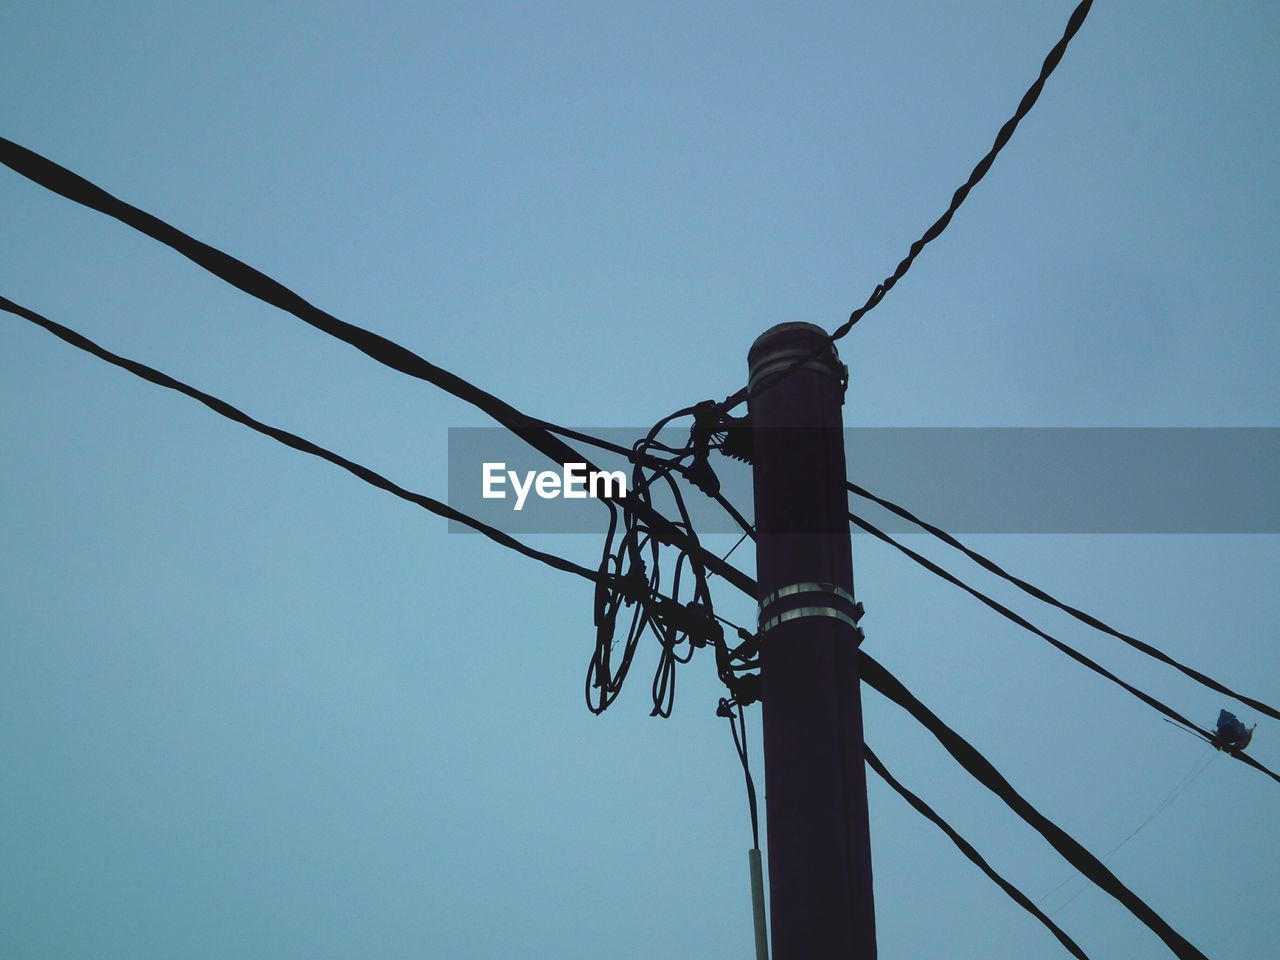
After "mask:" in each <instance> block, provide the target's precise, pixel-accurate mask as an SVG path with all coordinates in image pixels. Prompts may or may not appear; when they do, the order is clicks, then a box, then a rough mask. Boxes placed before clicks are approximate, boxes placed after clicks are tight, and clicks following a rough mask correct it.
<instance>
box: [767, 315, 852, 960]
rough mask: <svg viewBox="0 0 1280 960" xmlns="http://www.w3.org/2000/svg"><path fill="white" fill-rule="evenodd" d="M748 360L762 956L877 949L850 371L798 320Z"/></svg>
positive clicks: (811, 958) (789, 958) (821, 335)
mask: <svg viewBox="0 0 1280 960" xmlns="http://www.w3.org/2000/svg"><path fill="white" fill-rule="evenodd" d="M747 361H748V364H749V366H750V369H751V379H750V384H749V390H750V399H749V405H750V406H749V409H750V415H751V432H752V460H753V462H754V464H755V516H756V571H757V573H756V576H757V580H758V582H759V597H758V600H759V601H760V633H759V636H760V680H761V701H762V702H761V707H762V712H763V724H764V769H765V793H766V800H765V812H766V826H767V830H768V838H769V883H770V896H769V905H770V912H771V923H772V926H773V938H772V939H773V960H826V958H836V957H839V958H842V960H845V958H847V960H875V956H876V934H875V910H874V905H873V902H872V896H871V842H870V837H869V829H868V822H867V780H866V768H865V767H864V766H863V753H862V700H861V696H860V691H859V679H858V671H857V659H856V656H855V655H856V653H857V645H858V643H859V641H860V640H861V638H862V632H861V630H859V629H858V627H857V621H858V619H859V618H860V617H861V613H862V608H861V605H859V604H856V603H855V600H854V596H853V556H852V549H851V544H850V536H849V518H848V513H849V510H848V502H847V496H848V495H847V493H846V490H845V459H844V433H843V421H842V417H841V412H840V408H841V406H842V404H843V403H844V385H845V382H846V379H847V377H846V374H845V368H844V367H843V365H842V364H841V363H840V360H839V357H838V356H837V354H836V349H835V345H834V344H833V343H831V342H830V339H829V338H828V336H827V334H826V332H825V331H823V330H822V328H821V327H816V326H814V325H812V324H808V323H784V324H781V325H779V326H776V327H773V328H772V329H770V330H767V331H766V332H765V333H764V334H762V335H761V336H760V338H759V339H758V340H756V342H755V343H754V344H753V345H752V347H751V350H750V352H749V353H748V356H747ZM797 364H800V366H799V367H797ZM784 371H785V372H784Z"/></svg>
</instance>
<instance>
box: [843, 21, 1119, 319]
mask: <svg viewBox="0 0 1280 960" xmlns="http://www.w3.org/2000/svg"><path fill="white" fill-rule="evenodd" d="M1092 6H1093V0H1081V2H1080V4H1079V5H1078V6H1077V7H1076V8H1075V10H1073V11H1072V12H1071V16H1070V17H1069V18H1068V19H1067V26H1066V29H1065V30H1064V31H1063V34H1062V38H1061V39H1060V40H1059V41H1058V42H1057V43H1056V44H1054V45H1053V49H1051V50H1050V51H1049V53H1048V54H1047V55H1046V56H1045V58H1044V63H1043V64H1041V65H1040V75H1039V76H1038V77H1036V79H1035V82H1034V83H1032V84H1031V86H1030V87H1028V88H1027V92H1026V93H1024V94H1023V95H1022V100H1021V101H1020V102H1019V103H1018V108H1017V109H1016V110H1015V111H1014V112H1013V116H1011V117H1010V118H1009V119H1008V120H1006V121H1005V123H1004V126H1003V127H1001V128H1000V131H999V133H997V134H996V139H995V142H994V143H993V144H992V145H991V149H990V150H988V151H987V154H986V156H984V157H983V158H982V159H981V160H979V161H978V165H977V166H975V167H974V168H973V170H972V171H971V172H970V174H969V179H968V180H966V181H965V182H964V183H962V184H961V185H960V186H959V187H957V188H956V192H955V193H954V194H952V195H951V204H950V205H949V206H948V207H947V209H946V211H945V212H944V213H943V214H942V216H940V217H939V218H938V219H937V220H935V221H934V222H933V225H932V226H931V227H929V229H928V230H926V231H925V232H924V233H923V234H922V235H921V236H920V239H918V240H916V242H915V243H913V244H911V247H910V249H909V250H908V251H907V255H906V256H905V257H903V258H902V260H901V262H900V263H899V264H898V266H897V269H895V270H894V271H893V273H891V274H890V275H889V276H887V277H885V279H884V280H883V281H882V282H881V283H880V284H879V286H877V287H876V288H875V290H873V291H872V292H871V296H870V297H868V298H867V302H866V303H864V304H863V305H862V306H860V307H859V308H858V309H856V310H854V311H853V313H851V314H849V319H848V320H846V321H845V322H844V323H842V324H841V325H840V326H839V327H837V328H836V330H835V331H834V332H833V333H832V334H831V339H832V340H839V339H840V338H841V337H843V336H844V335H845V334H846V333H848V332H849V331H850V330H852V329H853V325H854V324H855V323H857V322H858V321H859V320H861V319H862V318H863V317H864V316H866V314H867V313H868V312H869V311H871V310H873V309H874V308H875V306H876V304H878V303H879V302H880V301H881V300H883V299H884V296H885V294H887V293H888V292H889V291H890V290H892V289H893V288H894V286H895V285H896V284H897V282H898V281H899V280H901V279H902V278H903V276H905V275H906V272H907V271H908V270H910V269H911V264H913V263H914V262H915V259H916V257H917V256H919V255H920V251H921V250H923V249H924V248H925V247H926V246H928V245H929V243H931V242H932V241H933V240H936V239H937V238H938V236H939V235H940V234H941V233H942V231H943V230H945V229H947V224H949V223H950V222H951V218H952V217H954V216H955V214H956V211H957V210H959V209H960V205H961V204H962V203H964V201H965V198H966V197H968V196H969V191H970V190H972V189H973V188H974V187H975V186H977V185H978V183H979V181H981V180H982V178H983V177H985V176H986V175H987V171H988V170H990V169H991V165H992V164H993V163H995V162H996V157H997V156H999V155H1000V151H1001V150H1003V149H1004V146H1005V144H1007V143H1008V142H1009V140H1010V138H1011V137H1012V136H1013V132H1014V131H1015V130H1017V129H1018V124H1019V123H1020V122H1021V121H1022V118H1023V117H1025V116H1026V115H1027V114H1028V113H1030V112H1031V108H1032V107H1034V106H1035V105H1036V101H1037V100H1039V99H1040V91H1042V90H1043V89H1044V84H1045V81H1046V80H1048V79H1049V76H1050V75H1051V74H1052V73H1053V71H1054V69H1055V68H1056V67H1057V66H1058V64H1059V62H1061V60H1062V55H1063V54H1064V53H1066V52H1067V45H1068V44H1069V43H1071V39H1072V38H1073V37H1074V36H1075V35H1076V34H1077V33H1078V32H1079V30H1080V27H1081V26H1083V25H1084V18H1085V17H1086V16H1088V15H1089V8H1090V7H1092Z"/></svg>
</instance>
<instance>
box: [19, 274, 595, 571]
mask: <svg viewBox="0 0 1280 960" xmlns="http://www.w3.org/2000/svg"><path fill="white" fill-rule="evenodd" d="M0 310H5V311H7V312H8V313H12V314H14V315H16V316H19V317H21V318H22V319H24V320H28V321H30V322H31V323H33V324H35V325H36V326H38V327H43V328H44V329H45V330H47V331H49V332H50V333H52V334H53V335H54V336H56V337H58V338H59V339H60V340H63V341H65V342H66V343H69V344H71V346H73V347H76V348H78V349H80V350H83V351H85V352H86V353H89V354H92V355H93V356H95V357H97V358H98V359H99V360H105V361H106V362H107V363H110V364H112V365H114V366H117V367H119V368H121V369H122V370H127V371H129V373H132V374H133V375H134V376H137V377H141V378H142V379H143V380H146V381H148V382H149V383H154V384H155V385H157V386H160V387H165V388H166V389H169V390H174V391H177V392H178V393H181V394H183V395H185V396H188V397H190V398H191V399H193V400H198V401H199V402H200V403H202V404H204V405H205V406H206V407H208V408H209V409H210V410H212V411H213V412H214V413H217V414H219V415H221V416H223V417H226V418H227V419H228V420H232V421H234V422H236V423H239V424H241V425H242V426H246V427H248V428H249V429H251V430H256V431H257V432H258V433H261V434H263V435H264V436H268V437H270V438H271V439H273V440H276V441H278V442H280V443H283V444H284V445H285V446H287V447H292V448H293V449H294V450H298V451H300V452H302V453H306V454H309V455H311V456H313V457H319V458H320V459H321V460H327V461H328V462H329V463H332V464H334V465H335V466H338V467H341V468H342V469H343V470H346V471H347V472H348V473H350V474H352V475H353V476H356V477H358V478H359V479H361V480H363V481H364V482H365V483H368V484H371V485H373V486H375V487H378V488H379V489H381V490H385V491H387V492H388V493H391V494H394V495H395V496H397V497H399V498H400V499H401V500H407V501H408V502H409V503H412V504H416V505H417V506H419V507H422V508H423V509H424V510H427V511H430V512H431V513H434V514H436V515H437V516H440V517H444V518H445V519H446V520H454V521H457V522H458V523H462V524H465V525H466V526H468V527H470V528H471V529H473V530H475V531H477V532H479V533H482V534H484V535H485V536H486V537H488V538H489V539H490V540H492V541H494V542H495V543H497V544H500V545H501V546H504V547H507V548H508V549H510V550H515V551H516V552H517V553H520V554H522V555H524V556H526V557H530V558H532V559H534V560H538V561H540V562H541V563H545V564H546V565H547V566H549V567H554V568H555V569H557V570H562V571H564V572H565V573H573V574H576V575H577V576H579V577H582V578H583V579H584V580H590V581H591V582H593V583H594V582H596V581H597V580H598V575H597V572H596V571H595V570H590V569H588V568H587V567H583V566H580V565H579V564H576V563H573V562H572V561H569V560H565V559H564V558H562V557H557V556H555V555H554V554H550V553H544V552H543V551H541V550H535V549H534V548H533V547H530V546H528V545H527V544H524V543H521V542H520V541H519V540H516V539H515V538H514V537H511V536H508V535H507V534H505V533H503V532H502V531H501V530H497V529H495V528H493V527H491V526H489V525H488V524H485V523H482V522H481V521H479V520H476V519H475V518H474V517H470V516H468V515H467V514H465V513H461V512H460V511H458V510H455V509H453V508H452V507H450V506H449V505H448V504H446V503H441V502H440V501H439V500H436V499H434V498H432V497H428V496H426V495H425V494H421V493H414V492H413V491H412V490H406V489H405V488H404V487H401V486H400V485H399V484H396V483H394V482H392V481H391V480H388V479H387V478H386V477H384V476H382V475H381V474H379V473H375V472H374V471H373V470H370V469H369V468H368V467H365V466H362V465H360V464H358V463H355V462H354V461H352V460H348V459H347V458H346V457H343V456H341V455H340V454H336V453H334V452H332V451H330V450H326V449H325V448H324V447H321V446H319V445H317V444H314V443H312V442H311V441H310V440H306V439H304V438H303V437H300V436H298V435H297V434H294V433H290V432H289V431H287V430H281V429H280V428H278V427H272V426H270V425H268V424H265V423H263V422H261V421H260V420H256V419H254V418H253V417H251V416H249V415H248V414H247V413H244V412H243V411H242V410H239V409H237V408H236V407H233V406H232V405H231V404H229V403H227V402H226V401H225V400H219V399H218V398H217V397H214V396H211V395H210V394H207V393H205V392H204V391H202V390H198V389H196V388H195V387H192V386H189V385H188V384H185V383H183V382H182V381H181V380H176V379H174V378H173V377H171V376H169V375H168V374H165V373H161V372H160V371H159V370H156V369H154V368H153V367H149V366H147V365H146V364H143V363H139V362H137V361H136V360H130V359H128V358H126V357H122V356H119V355H118V354H115V353H112V352H111V351H109V350H107V349H106V348H104V347H101V346H99V345H98V344H96V343H94V342H93V341H92V340H90V339H89V338H88V337H86V336H84V335H83V334H80V333H77V332H76V331H74V330H72V329H70V328H69V327H65V326H63V325H62V324H60V323H57V322H55V321H53V320H50V319H49V318H47V317H44V316H41V315H40V314H38V313H36V312H35V311H34V310H29V309H27V308H26V307H24V306H21V305H20V304H17V303H14V302H13V301H12V300H9V299H7V298H5V297H2V296H0Z"/></svg>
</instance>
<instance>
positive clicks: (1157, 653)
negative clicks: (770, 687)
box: [848, 481, 1280, 720]
mask: <svg viewBox="0 0 1280 960" xmlns="http://www.w3.org/2000/svg"><path fill="white" fill-rule="evenodd" d="M848 486H849V490H850V491H851V492H852V493H855V494H857V495H858V496H860V497H863V498H864V499H867V500H870V501H872V502H873V503H877V504H879V505H880V506H882V507H884V508H885V509H886V510H888V511H889V512H891V513H894V514H896V515H898V516H899V517H901V518H902V519H904V520H906V521H908V522H910V523H914V524H915V525H916V526H918V527H920V528H921V529H922V530H925V531H927V532H928V533H930V534H931V535H932V536H934V537H936V538H937V539H939V540H941V541H942V542H943V543H945V544H947V546H949V547H954V548H955V549H956V550H959V551H960V552H961V553H963V554H964V555H965V556H967V557H968V558H969V559H970V560H972V561H974V562H975V563H976V564H978V565H979V566H980V567H982V568H983V569H984V570H987V571H989V572H990V573H994V574H995V575H996V576H997V577H1000V578H1001V579H1003V580H1007V581H1008V582H1009V583H1012V584H1013V585H1014V586H1015V587H1017V588H1018V589H1019V590H1021V591H1023V592H1024V593H1026V594H1029V595H1030V596H1032V597H1035V598H1036V599H1037V600H1040V601H1043V602H1044V603H1047V604H1049V605H1050V606H1054V607H1057V608H1058V609H1059V610H1062V611H1064V612H1065V613H1068V614H1070V615H1071V616H1073V617H1075V618H1076V619H1077V620H1079V621H1080V622H1081V623H1084V624H1087V625H1089V626H1091V627H1093V628H1094V629H1095V630H1100V631H1101V632H1102V633H1105V634H1107V635H1109V636H1112V637H1115V638H1116V639H1117V640H1121V641H1123V642H1124V643H1127V644H1128V645H1129V646H1131V647H1133V648H1134V649H1135V650H1140V651H1142V652H1143V653H1145V654H1146V655H1147V656H1149V657H1153V658H1154V659H1156V660H1159V661H1160V662H1161V663H1164V664H1168V665H1169V666H1171V667H1173V668H1175V669H1177V670H1179V671H1181V672H1182V673H1184V674H1186V675H1187V676H1188V677H1190V678H1191V679H1192V680H1195V681H1197V682H1198V683H1201V684H1204V686H1206V687H1208V688H1209V689H1210V690H1215V691H1217V692H1218V693H1222V694H1226V695H1227V696H1228V697H1232V698H1233V699H1235V700H1238V701H1240V702H1241V703H1243V704H1247V705H1248V706H1250V707H1252V708H1253V709H1255V710H1257V711H1258V712H1259V713H1265V714H1266V715H1267V716H1269V717H1273V718H1275V719H1277V720H1280V710H1277V709H1276V708H1275V707H1272V706H1270V705H1268V704H1266V703H1263V702H1262V701H1261V700H1257V699H1254V698H1253V697H1247V696H1245V695H1244V694H1243V693H1237V692H1236V691H1234V690H1232V689H1231V688H1230V687H1228V686H1226V685H1225V684H1223V683H1219V682H1218V681H1217V680H1215V679H1213V677H1210V676H1207V675H1206V674H1203V673H1201V672H1200V671H1199V670H1196V669H1195V668H1194V667H1189V666H1187V665H1186V664H1184V663H1180V662H1179V661H1177V660H1175V659H1174V658H1173V657H1171V656H1169V655H1168V654H1167V653H1165V652H1164V651H1162V650H1160V649H1158V648H1156V647H1153V646H1152V645H1151V644H1149V643H1144V642H1143V641H1141V640H1139V639H1138V638H1137V637H1132V636H1130V635H1129V634H1127V633H1122V632H1121V631H1119V630H1117V629H1115V627H1112V626H1110V625H1109V624H1106V623H1104V622H1103V621H1101V620H1099V619H1098V618H1097V617H1095V616H1092V615H1090V614H1088V613H1085V612H1084V611H1083V610H1079V609H1077V608H1075V607H1073V606H1071V605H1070V604H1068V603H1063V602H1062V601H1061V600H1059V599H1057V598H1056V597H1054V596H1052V595H1051V594H1049V593H1047V592H1046V591H1044V590H1041V589H1040V588H1039V587H1037V586H1035V585H1034V584H1031V583H1028V582H1027V581H1026V580H1023V579H1021V578H1019V577H1015V576H1014V575H1013V574H1011V573H1009V572H1008V571H1006V570H1005V569H1004V568H1003V567H1001V566H1000V565H999V564H998V563H996V562H995V561H994V560H991V559H989V558H987V557H984V556H983V555H982V554H980V553H978V551H976V550H973V549H970V548H969V547H967V546H965V545H964V544H963V543H961V542H960V541H959V540H957V539H956V538H955V537H953V536H952V535H951V534H949V533H947V532H946V531H945V530H942V529H941V528H939V527H936V526H934V525H933V524H931V523H929V522H928V521H927V520H921V519H920V518H919V517H917V516H916V515H915V514H914V513H912V512H910V511H909V510H907V509H906V508H905V507H900V506H898V505H897V504H896V503H892V502H890V501H888V500H885V499H884V498H883V497H878V496H876V495H875V494H874V493H872V492H870V491H869V490H867V489H865V488H864V487H860V486H858V484H856V483H854V482H853V481H849V484H848Z"/></svg>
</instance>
